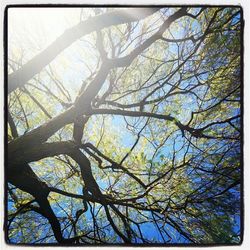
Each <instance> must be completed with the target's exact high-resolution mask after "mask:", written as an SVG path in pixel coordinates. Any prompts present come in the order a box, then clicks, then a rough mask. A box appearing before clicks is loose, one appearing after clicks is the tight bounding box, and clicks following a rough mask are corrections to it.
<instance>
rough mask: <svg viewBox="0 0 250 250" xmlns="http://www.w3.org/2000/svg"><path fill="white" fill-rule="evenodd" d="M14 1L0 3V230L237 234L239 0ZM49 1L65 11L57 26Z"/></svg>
mask: <svg viewBox="0 0 250 250" xmlns="http://www.w3.org/2000/svg"><path fill="white" fill-rule="evenodd" d="M24 10H25V11H26V12H25V14H22V15H20V16H22V18H19V16H18V14H20V13H23V12H22V11H24ZM24 10H21V9H20V8H9V9H8V20H9V22H8V23H9V30H8V32H9V35H8V39H9V40H8V99H7V102H8V109H7V111H6V112H7V114H6V116H7V115H8V119H7V121H6V122H7V126H6V129H7V131H6V133H8V154H7V166H6V177H7V182H8V183H6V189H7V190H6V191H7V194H6V195H7V199H8V201H7V204H6V206H7V208H8V209H7V210H8V214H7V217H6V227H5V228H6V239H7V242H9V243H25V244H31V243H36V244H41V243H46V244H47V243H55V244H58V243H60V244H75V243H81V244H104V243H107V244H109V243H110V244H112V243H119V244H123V243H127V244H141V243H147V244H153V243H171V244H172V243H173V244H174V243H186V244H189V243H197V244H204V243H206V244H211V243H218V244H219V243H223V244H229V243H230V244H233V243H239V242H240V241H241V227H240V219H241V215H240V208H241V207H240V206H241V202H240V201H241V196H240V184H241V146H242V145H241V103H240V101H241V91H242V90H241V71H242V69H241V50H242V48H241V33H242V28H241V27H242V21H241V18H242V14H241V10H240V8H238V7H191V8H190V7H161V8H119V9H116V8H110V7H109V8H82V9H79V8H74V9H70V10H69V9H50V10H49V9H46V10H45V9H39V8H35V9H32V8H31V9H24ZM49 11H52V13H53V15H54V18H57V17H58V16H56V13H57V12H60V11H61V13H62V11H64V13H65V16H66V17H68V23H66V22H64V23H63V24H62V23H61V22H62V20H61V19H58V20H57V23H56V25H57V26H56V27H58V29H59V30H60V29H62V28H64V29H65V31H64V32H63V33H62V34H61V35H59V36H58V37H56V36H55V37H53V35H54V33H57V30H53V31H51V30H50V27H53V26H49V27H48V26H46V25H45V26H42V23H43V21H44V20H47V22H48V21H50V22H51V25H54V26H55V24H54V23H53V22H52V21H53V20H52V19H50V18H49ZM67 11H68V12H67ZM69 12H70V13H69ZM30 13H31V14H32V13H33V14H34V15H33V17H34V16H38V17H39V18H41V20H40V22H39V23H38V24H36V23H35V18H34V20H31V19H32V18H31V16H30V17H29V15H31V14H30ZM39 13H40V14H39ZM41 13H42V14H41ZM39 15H40V16H39ZM79 16H80V17H79ZM61 17H62V15H61ZM25 20H26V22H28V23H29V25H27V26H25V25H24V24H25ZM54 20H55V19H54ZM44 22H45V21H44ZM26 24H27V23H26ZM45 24H46V22H45ZM18 25H19V26H20V27H21V28H20V29H18V27H19V26H18ZM60 25H61V26H60ZM25 27H26V29H27V31H25V30H23V29H25ZM27 27H28V28H27ZM29 27H31V28H30V30H29ZM53 32H54V33H53ZM46 37H53V39H55V40H54V41H52V42H51V41H49V42H51V43H50V44H49V42H48V41H46V39H45V38H46ZM49 39H50V38H48V40H49Z"/></svg>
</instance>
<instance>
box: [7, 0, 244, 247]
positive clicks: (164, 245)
mask: <svg viewBox="0 0 250 250" xmlns="http://www.w3.org/2000/svg"><path fill="white" fill-rule="evenodd" d="M183 6H186V7H197V8H199V7H209V8H216V7H223V8H227V7H231V8H232V7H233V8H239V9H240V19H241V21H240V22H241V24H240V26H241V30H240V46H241V48H240V50H241V52H240V67H241V68H240V87H241V88H240V114H241V121H240V124H241V127H240V134H241V140H240V147H241V148H240V150H241V155H240V170H241V173H240V176H241V179H240V181H241V183H240V242H239V243H229V244H224V243H210V244H209V243H204V244H198V243H166V244H165V243H152V244H147V243H141V244H135V243H133V244H127V243H121V244H118V243H115V244H109V243H105V244H80V243H78V244H62V243H39V244H33V243H20V244H19V243H10V242H8V238H7V214H8V208H7V203H8V200H7V156H8V136H7V135H8V114H7V109H8V10H9V9H10V8H94V7H113V8H141V7H144V8H147V7H148V8H152V7H183ZM244 26H245V22H244V15H243V7H242V6H241V5H226V4H225V5H223V4H222V5H219V4H218V5H216V4H183V5H180V4H173V5H171V4H155V5H152V4H151V5H150V4H143V5H142V4H138V5H133V4H127V5H126V4H9V5H6V6H5V7H4V22H3V47H4V60H3V62H4V78H3V79H4V225H3V230H4V239H5V243H6V244H7V245H9V246H26V247H27V246H35V247H42V246H55V247H62V246H65V247H77V246H78V247H79V246H82V247H108V246H111V247H112V246H113V247H219V246H240V245H242V243H243V240H244V221H245V213H244Z"/></svg>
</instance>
